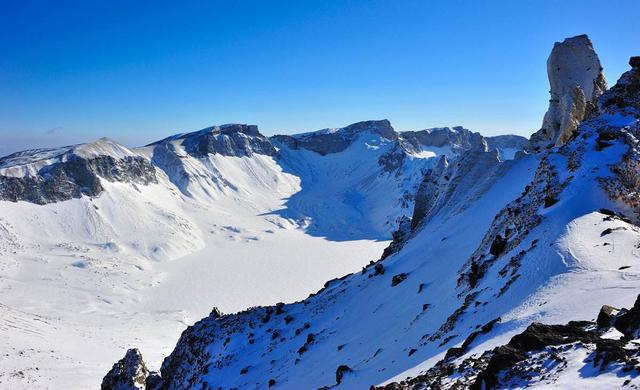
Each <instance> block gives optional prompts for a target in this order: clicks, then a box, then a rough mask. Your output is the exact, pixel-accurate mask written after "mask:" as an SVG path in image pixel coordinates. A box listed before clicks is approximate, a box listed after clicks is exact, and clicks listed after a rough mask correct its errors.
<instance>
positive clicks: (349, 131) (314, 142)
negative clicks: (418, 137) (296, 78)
mask: <svg viewBox="0 0 640 390" xmlns="http://www.w3.org/2000/svg"><path fill="white" fill-rule="evenodd" d="M366 132H368V133H371V134H377V135H379V136H381V137H383V138H386V139H388V140H390V141H395V140H397V139H398V133H396V131H395V130H394V129H393V127H392V126H391V123H390V122H389V121H388V120H387V119H383V120H378V121H375V120H374V121H364V122H358V123H354V124H352V125H349V126H347V127H343V128H341V129H325V130H319V131H315V132H311V133H303V134H295V135H275V136H273V137H271V139H272V140H274V141H276V142H279V143H282V144H284V145H286V146H288V147H289V148H291V149H307V150H311V151H313V152H316V153H318V154H321V155H323V156H324V155H327V154H331V153H339V152H342V151H343V150H345V149H346V148H348V147H349V146H350V145H351V144H352V143H353V142H354V141H355V140H356V139H357V138H358V137H359V136H360V135H361V134H363V133H366Z"/></svg>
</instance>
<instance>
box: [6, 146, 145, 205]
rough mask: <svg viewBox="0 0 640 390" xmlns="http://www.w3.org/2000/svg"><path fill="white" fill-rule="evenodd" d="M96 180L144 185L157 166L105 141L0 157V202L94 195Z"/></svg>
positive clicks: (98, 189)
mask: <svg viewBox="0 0 640 390" xmlns="http://www.w3.org/2000/svg"><path fill="white" fill-rule="evenodd" d="M100 179H105V180H107V181H112V182H115V181H118V182H128V183H134V184H142V185H147V184H149V183H155V182H157V179H156V171H155V167H154V166H153V165H152V164H151V162H150V161H149V160H148V159H147V158H145V157H142V156H138V155H135V154H134V153H133V152H131V151H130V150H128V149H126V148H125V147H124V146H122V145H119V144H117V143H115V142H113V141H110V140H107V139H101V140H99V141H96V142H92V143H88V144H82V145H76V146H71V147H66V148H61V149H34V150H27V151H23V152H18V153H14V154H11V155H9V156H6V157H3V158H0V200H7V201H11V202H17V201H27V202H32V203H36V204H47V203H53V202H59V201H64V200H69V199H72V198H80V197H81V196H83V195H86V196H97V195H99V194H100V193H101V192H102V191H103V190H104V188H103V186H102V184H101V183H100Z"/></svg>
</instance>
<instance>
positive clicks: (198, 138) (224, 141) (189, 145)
mask: <svg viewBox="0 0 640 390" xmlns="http://www.w3.org/2000/svg"><path fill="white" fill-rule="evenodd" d="M170 141H182V142H181V144H182V146H184V148H185V150H186V151H187V153H188V154H190V155H192V156H194V157H204V156H206V155H207V154H221V155H223V156H237V157H245V156H246V157H250V156H252V155H253V154H254V153H256V154H264V155H267V156H275V155H276V154H277V151H276V149H275V148H274V146H273V145H272V144H271V142H269V139H268V138H267V137H265V136H264V135H262V134H260V132H259V131H258V126H255V125H242V124H228V125H222V126H212V127H207V128H206V129H202V130H200V131H195V132H192V133H186V134H178V135H175V136H172V137H169V138H165V139H163V140H160V141H158V142H154V143H152V144H150V145H156V146H157V147H161V148H162V147H165V146H164V144H166V143H167V142H170Z"/></svg>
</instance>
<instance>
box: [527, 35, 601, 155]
mask: <svg viewBox="0 0 640 390" xmlns="http://www.w3.org/2000/svg"><path fill="white" fill-rule="evenodd" d="M547 75H548V77H549V84H550V86H551V91H550V94H551V98H550V100H549V109H548V110H547V113H546V114H545V116H544V121H543V123H542V128H541V129H540V130H538V131H537V132H536V133H534V134H533V135H532V136H531V146H532V148H533V149H534V150H541V149H544V148H546V147H548V146H559V145H562V144H563V143H565V142H566V141H567V140H569V139H570V138H571V136H572V135H573V134H574V133H575V131H576V129H577V127H578V124H580V122H581V121H582V120H583V119H584V118H585V117H586V116H587V115H588V114H589V113H590V112H592V111H593V110H595V109H596V107H597V105H596V101H597V99H598V97H600V95H602V93H603V92H604V91H605V90H606V89H607V82H606V80H605V78H604V75H603V73H602V67H601V66H600V60H599V59H598V55H597V54H596V52H595V50H594V49H593V45H592V44H591V40H590V39H589V37H588V36H586V35H578V36H576V37H573V38H567V39H565V40H564V41H563V42H556V43H555V45H554V46H553V50H552V51H551V55H550V56H549V59H548V60H547Z"/></svg>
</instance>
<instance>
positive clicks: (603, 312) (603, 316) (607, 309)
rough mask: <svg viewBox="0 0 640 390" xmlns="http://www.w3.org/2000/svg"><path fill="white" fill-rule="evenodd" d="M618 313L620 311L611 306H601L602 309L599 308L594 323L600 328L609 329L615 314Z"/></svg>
mask: <svg viewBox="0 0 640 390" xmlns="http://www.w3.org/2000/svg"><path fill="white" fill-rule="evenodd" d="M619 312H620V310H618V309H616V308H615V307H613V306H609V305H602V307H601V308H600V312H599V313H598V319H597V320H596V323H597V324H598V326H599V327H601V328H607V327H610V326H612V325H613V320H614V318H615V316H616V314H618V313H619Z"/></svg>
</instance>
